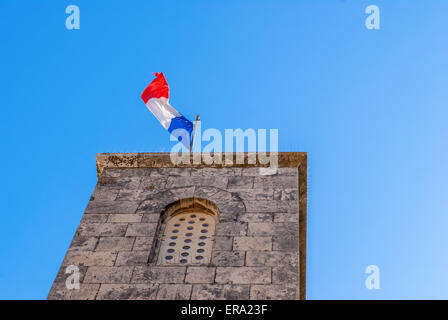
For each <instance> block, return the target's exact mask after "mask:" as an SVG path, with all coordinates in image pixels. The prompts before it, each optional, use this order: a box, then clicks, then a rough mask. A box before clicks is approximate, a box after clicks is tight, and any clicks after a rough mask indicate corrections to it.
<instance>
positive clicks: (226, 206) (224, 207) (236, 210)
mask: <svg viewBox="0 0 448 320" xmlns="http://www.w3.org/2000/svg"><path fill="white" fill-rule="evenodd" d="M218 207H219V211H220V212H221V213H222V214H224V213H227V212H230V213H233V214H236V215H239V214H242V213H244V212H246V206H245V204H244V202H243V201H233V200H232V201H228V202H222V203H218Z"/></svg>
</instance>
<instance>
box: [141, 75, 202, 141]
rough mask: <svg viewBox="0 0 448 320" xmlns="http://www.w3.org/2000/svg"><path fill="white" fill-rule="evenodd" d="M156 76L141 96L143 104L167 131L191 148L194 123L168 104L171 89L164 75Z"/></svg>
mask: <svg viewBox="0 0 448 320" xmlns="http://www.w3.org/2000/svg"><path fill="white" fill-rule="evenodd" d="M154 75H155V76H156V78H155V79H154V80H153V81H152V82H151V83H150V84H149V86H147V87H146V89H145V90H144V91H143V93H142V95H141V97H142V99H143V102H144V103H145V104H146V106H147V107H148V109H149V110H150V111H151V112H152V113H153V114H154V116H155V117H156V118H157V120H159V122H160V124H161V125H162V126H163V127H164V128H165V129H166V130H168V131H169V132H170V133H171V134H172V135H173V136H174V137H176V138H177V139H178V140H179V141H182V143H183V145H184V146H186V147H187V148H190V140H191V133H192V131H193V123H192V122H191V121H190V120H188V119H187V118H185V117H184V116H183V115H181V114H180V113H179V112H177V110H176V109H174V108H173V107H172V106H171V105H170V104H169V103H168V99H169V91H170V88H169V87H168V83H167V82H166V80H165V76H164V75H163V73H158V72H156V73H154ZM177 129H183V130H177Z"/></svg>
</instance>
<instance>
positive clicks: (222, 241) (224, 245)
mask: <svg viewBox="0 0 448 320" xmlns="http://www.w3.org/2000/svg"><path fill="white" fill-rule="evenodd" d="M232 244H233V238H232V237H230V236H227V237H226V236H217V237H215V250H232Z"/></svg>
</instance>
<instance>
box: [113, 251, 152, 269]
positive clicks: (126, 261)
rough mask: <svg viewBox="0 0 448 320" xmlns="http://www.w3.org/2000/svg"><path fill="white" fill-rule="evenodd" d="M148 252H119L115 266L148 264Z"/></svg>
mask: <svg viewBox="0 0 448 320" xmlns="http://www.w3.org/2000/svg"><path fill="white" fill-rule="evenodd" d="M148 257H149V251H147V250H144V251H121V252H119V253H118V256H117V260H116V261H115V266H138V265H145V264H147V263H148Z"/></svg>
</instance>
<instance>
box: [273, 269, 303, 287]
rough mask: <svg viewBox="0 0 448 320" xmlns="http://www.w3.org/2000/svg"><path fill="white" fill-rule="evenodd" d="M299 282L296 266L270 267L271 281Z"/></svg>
mask: <svg viewBox="0 0 448 320" xmlns="http://www.w3.org/2000/svg"><path fill="white" fill-rule="evenodd" d="M298 282H299V268H298V266H291V265H283V266H279V267H273V268H272V283H287V284H294V283H298Z"/></svg>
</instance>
